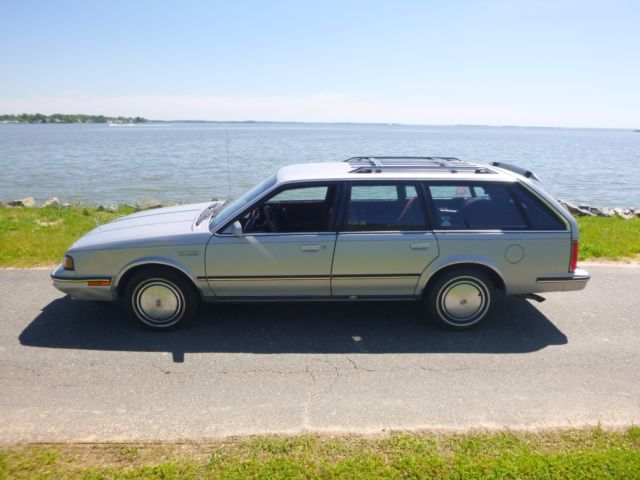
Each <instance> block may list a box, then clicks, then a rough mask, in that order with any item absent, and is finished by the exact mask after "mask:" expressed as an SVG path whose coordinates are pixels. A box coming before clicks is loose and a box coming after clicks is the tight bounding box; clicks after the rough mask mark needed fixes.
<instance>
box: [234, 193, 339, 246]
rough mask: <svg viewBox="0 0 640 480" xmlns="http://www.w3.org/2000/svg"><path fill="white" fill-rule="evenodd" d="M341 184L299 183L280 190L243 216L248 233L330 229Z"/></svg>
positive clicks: (308, 231) (306, 231)
mask: <svg viewBox="0 0 640 480" xmlns="http://www.w3.org/2000/svg"><path fill="white" fill-rule="evenodd" d="M336 192H337V185H335V184H326V185H317V184H314V185H312V186H304V185H296V186H291V187H287V188H284V189H281V190H279V191H277V192H276V193H275V194H273V195H272V196H271V197H269V198H267V199H266V200H263V201H262V202H260V203H259V204H258V205H256V206H255V207H253V208H252V209H250V210H249V211H247V212H246V213H245V214H244V215H243V216H242V217H241V218H240V223H241V224H242V230H243V232H244V233H247V234H252V233H311V232H328V231H329V227H330V223H331V217H332V216H333V210H334V208H333V206H334V203H335V199H336Z"/></svg>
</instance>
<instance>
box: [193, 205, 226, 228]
mask: <svg viewBox="0 0 640 480" xmlns="http://www.w3.org/2000/svg"><path fill="white" fill-rule="evenodd" d="M226 203H227V201H226V200H216V201H215V202H213V203H212V204H211V205H209V206H208V207H207V208H205V209H204V210H203V211H202V213H200V215H199V216H198V219H197V220H196V226H198V225H200V224H201V223H202V222H204V221H205V220H206V219H208V218H211V217H213V216H215V215H216V214H217V213H218V212H219V211H220V210H222V207H224V206H225V204H226Z"/></svg>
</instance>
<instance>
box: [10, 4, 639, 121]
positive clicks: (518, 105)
mask: <svg viewBox="0 0 640 480" xmlns="http://www.w3.org/2000/svg"><path fill="white" fill-rule="evenodd" d="M639 25H640V2H637V1H615V0H611V1H604V0H602V1H589V0H583V1H563V0H555V1H536V0H529V1H516V0H511V1H508V0H488V1H456V0H453V1H444V0H443V1H440V2H435V1H427V0H423V1H402V0H396V1H362V2H361V1H347V0H342V1H320V0H317V1H305V0H299V1H291V2H284V1H282V2H279V1H275V0H273V1H270V2H267V1H250V0H247V1H228V2H214V1H202V2H200V1H182V2H176V1H172V2H163V1H159V0H156V1H148V2H147V1H134V0H131V1H126V2H125V1H115V0H114V1H110V2H90V1H86V0H84V1H77V2H70V1H64V0H56V1H46V2H45V1H41V2H39V1H25V0H2V2H1V3H0V45H2V48H0V113H19V112H23V111H26V112H31V113H34V112H36V111H38V112H42V113H54V112H63V113H104V114H109V115H142V116H146V117H148V118H157V119H208V120H245V119H253V120H295V121H353V122H399V123H420V124H461V123H462V124H493V125H505V124H509V125H548V126H578V127H581V126H584V127H621V128H640V27H639Z"/></svg>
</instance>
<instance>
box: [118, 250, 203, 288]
mask: <svg viewBox="0 0 640 480" xmlns="http://www.w3.org/2000/svg"><path fill="white" fill-rule="evenodd" d="M140 265H164V266H167V267H172V268H175V269H176V270H179V271H181V272H182V273H184V274H185V275H186V276H187V277H188V278H189V279H190V280H191V282H192V283H193V284H194V285H195V286H196V287H198V288H200V286H199V285H198V279H197V277H196V276H194V275H193V272H191V270H190V269H189V268H188V267H187V265H186V264H184V263H183V262H181V261H179V260H176V259H173V258H166V257H143V258H138V259H136V260H134V261H132V262H129V263H127V264H126V265H125V266H124V267H122V268H121V269H120V271H119V272H118V273H117V275H116V276H115V277H114V281H113V284H112V285H113V288H114V289H117V288H118V285H119V284H120V280H122V277H124V275H125V274H126V273H127V272H128V271H129V270H131V269H132V268H135V267H139V266H140Z"/></svg>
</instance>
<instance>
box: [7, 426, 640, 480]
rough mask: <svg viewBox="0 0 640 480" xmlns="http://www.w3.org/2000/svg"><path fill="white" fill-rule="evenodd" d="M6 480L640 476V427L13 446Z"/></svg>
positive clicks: (612, 477)
mask: <svg viewBox="0 0 640 480" xmlns="http://www.w3.org/2000/svg"><path fill="white" fill-rule="evenodd" d="M0 478H12V479H23V478H24V479H27V478H71V479H76V478H78V479H80V478H90V479H97V478H127V479H142V478H145V479H147V478H162V479H173V478H181V479H203V478H212V479H215V478H225V479H236V478H237V479H240V478H264V479H277V478H322V479H331V478H348V479H372V478H380V479H387V478H394V479H395V478H430V479H440V478H446V479H454V478H455V479H462V478H464V479H469V480H472V479H476V478H477V479H479V478H482V479H491V478H504V479H506V478H521V479H524V478H545V479H555V478H562V479H574V478H575V479H578V478H579V479H591V478H593V479H606V478H610V479H621V478H625V479H637V478H640V428H631V429H629V430H627V431H625V432H606V431H603V430H601V429H594V430H569V431H561V432H554V433H540V434H533V433H508V432H501V433H493V434H488V433H486V434H448V435H444V434H441V435H439V434H394V435H391V436H385V437H382V438H375V437H374V438H372V437H363V436H343V437H323V436H301V437H281V436H277V437H276V436H272V437H257V438H252V439H242V440H238V439H236V440H228V441H220V442H216V443H209V444H198V443H187V444H96V445H91V444H75V445H74V444H54V445H17V446H4V447H0Z"/></svg>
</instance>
